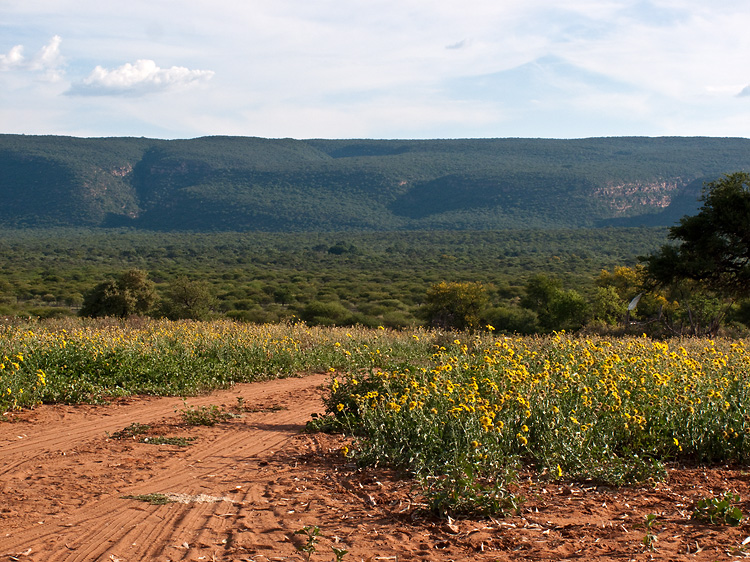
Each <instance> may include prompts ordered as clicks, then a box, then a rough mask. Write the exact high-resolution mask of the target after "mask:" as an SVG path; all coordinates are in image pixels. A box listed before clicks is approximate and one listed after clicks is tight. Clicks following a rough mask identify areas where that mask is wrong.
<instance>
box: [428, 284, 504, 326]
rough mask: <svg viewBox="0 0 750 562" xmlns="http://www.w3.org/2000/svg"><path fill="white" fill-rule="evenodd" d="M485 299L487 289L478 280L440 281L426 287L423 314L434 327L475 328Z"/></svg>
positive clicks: (479, 321) (479, 323)
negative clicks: (475, 281)
mask: <svg viewBox="0 0 750 562" xmlns="http://www.w3.org/2000/svg"><path fill="white" fill-rule="evenodd" d="M488 302H489V299H488V298H487V289H486V288H485V287H484V286H483V285H482V284H481V283H474V282H451V283H447V282H445V281H442V282H440V283H438V284H436V285H433V286H432V287H430V288H429V289H428V290H427V295H426V296H425V308H424V311H423V314H424V316H425V318H426V319H427V322H428V324H429V325H431V326H433V327H436V328H442V329H449V330H467V329H471V330H476V329H478V328H479V327H480V325H481V318H480V315H481V314H482V312H483V311H484V309H485V308H486V307H487V304H488Z"/></svg>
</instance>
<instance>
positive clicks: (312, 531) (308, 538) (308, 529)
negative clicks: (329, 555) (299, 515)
mask: <svg viewBox="0 0 750 562" xmlns="http://www.w3.org/2000/svg"><path fill="white" fill-rule="evenodd" d="M294 534H295V535H302V536H304V537H305V544H303V545H301V546H298V547H297V550H298V551H300V552H304V553H305V554H306V555H307V561H308V562H310V558H311V557H312V555H313V554H315V552H316V551H317V548H316V547H315V545H316V544H318V541H319V540H320V538H319V537H321V536H322V535H321V533H320V527H318V526H317V525H305V526H304V527H302V528H301V529H299V530H298V531H294ZM337 559H338V557H337Z"/></svg>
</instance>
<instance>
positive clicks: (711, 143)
mask: <svg viewBox="0 0 750 562" xmlns="http://www.w3.org/2000/svg"><path fill="white" fill-rule="evenodd" d="M749 142H750V141H748V140H747V139H718V138H717V139H708V138H661V139H650V138H599V139H570V140H550V139H455V140H422V141H418V140H417V141H405V140H401V141H388V140H377V141H373V140H294V139H260V138H242V137H220V136H215V137H206V138H197V139H190V140H170V141H165V140H155V139H134V138H133V139H129V138H119V139H79V138H70V137H54V136H44V137H40V136H31V135H0V191H1V192H2V193H3V194H4V200H3V203H4V204H3V206H2V208H0V224H1V225H4V226H6V227H29V226H32V227H39V226H77V227H80V226H97V227H133V228H139V229H150V230H156V231H182V232H187V231H202V232H212V231H219V230H221V231H276V232H284V231H287V232H288V231H297V232H304V231H320V230H323V231H351V230H402V229H403V230H407V231H415V230H434V229H439V230H444V229H460V230H491V229H509V228H551V227H555V228H579V227H592V226H602V225H621V226H639V225H663V226H667V225H670V224H673V223H674V221H676V220H677V219H678V218H679V217H680V216H682V215H684V214H686V213H690V212H693V211H694V210H695V208H696V206H697V205H696V199H697V196H698V194H699V186H700V183H701V181H703V180H704V179H706V180H713V179H715V178H717V177H719V175H720V174H722V173H723V172H725V171H726V170H735V169H748V168H750V157H749V156H748V154H749V153H750V151H748V143H749ZM665 199H667V200H671V202H672V204H671V205H670V206H669V207H668V208H667V209H663V208H662V205H663V202H664V200H665ZM327 247H328V248H335V250H334V251H335V252H341V253H339V254H338V256H339V257H347V256H349V255H350V252H349V251H348V250H347V251H346V252H344V251H343V250H344V249H348V248H349V241H347V244H346V245H345V246H342V247H339V246H337V245H335V244H329V245H328V246H327ZM334 255H335V254H334Z"/></svg>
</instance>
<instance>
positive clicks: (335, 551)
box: [331, 546, 349, 562]
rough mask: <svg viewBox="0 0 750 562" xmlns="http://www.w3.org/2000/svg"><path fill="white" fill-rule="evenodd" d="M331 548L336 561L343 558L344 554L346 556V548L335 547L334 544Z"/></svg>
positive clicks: (338, 561)
mask: <svg viewBox="0 0 750 562" xmlns="http://www.w3.org/2000/svg"><path fill="white" fill-rule="evenodd" d="M331 550H333V554H334V555H335V556H336V562H341V561H342V560H343V559H344V556H346V554H347V552H349V551H348V550H346V549H344V548H336V547H334V546H332V547H331Z"/></svg>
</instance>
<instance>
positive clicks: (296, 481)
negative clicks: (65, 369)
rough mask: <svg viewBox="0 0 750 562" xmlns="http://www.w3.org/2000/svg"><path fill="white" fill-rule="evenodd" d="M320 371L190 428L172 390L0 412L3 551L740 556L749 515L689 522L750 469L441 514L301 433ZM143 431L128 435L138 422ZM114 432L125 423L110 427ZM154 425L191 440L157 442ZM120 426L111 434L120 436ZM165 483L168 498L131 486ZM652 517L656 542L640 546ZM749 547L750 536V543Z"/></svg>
mask: <svg viewBox="0 0 750 562" xmlns="http://www.w3.org/2000/svg"><path fill="white" fill-rule="evenodd" d="M324 381H325V375H311V376H307V377H303V378H292V379H285V380H277V381H271V382H263V383H255V384H245V385H240V386H237V387H235V388H233V389H232V390H228V391H220V392H215V393H213V394H210V395H207V396H202V397H197V398H189V399H188V400H187V405H188V406H189V407H192V408H198V407H200V406H207V405H217V406H220V407H223V408H224V409H226V410H230V411H240V401H238V397H240V398H241V399H242V415H241V416H240V417H236V418H233V419H231V420H229V421H226V422H224V423H220V424H218V425H215V426H213V427H204V426H198V427H193V426H186V425H184V424H183V423H182V422H181V417H180V416H179V410H182V409H184V408H185V404H184V403H183V402H182V400H180V399H178V398H154V397H137V398H128V399H121V400H116V401H114V402H112V403H111V404H108V405H103V406H59V405H58V406H40V407H38V408H36V409H34V410H31V411H24V412H20V413H16V414H12V415H11V416H10V417H11V421H10V422H5V423H0V491H2V499H1V500H0V560H22V561H37V562H42V561H58V560H60V561H62V560H65V561H82V562H83V561H86V562H89V561H109V562H117V561H123V562H124V561H128V562H132V561H145V560H156V561H168V560H174V561H176V560H195V561H198V560H207V561H211V560H221V561H229V560H240V561H257V562H267V561H269V560H273V561H283V560H289V561H296V560H306V559H307V554H305V553H304V552H300V551H299V550H298V548H299V547H301V546H304V537H303V536H302V535H299V534H295V531H298V530H300V529H303V528H304V527H305V526H317V527H318V528H319V529H320V532H321V534H322V536H321V537H320V539H319V542H318V543H317V545H315V549H316V551H315V552H314V553H312V554H311V560H313V561H332V560H335V554H334V551H333V548H336V549H342V550H347V551H348V553H347V554H345V555H343V560H344V561H357V562H359V561H362V560H365V561H375V560H393V561H396V562H397V561H399V560H403V561H408V560H434V561H439V562H443V561H445V562H447V561H449V560H456V561H458V560H480V561H495V560H498V561H510V560H534V561H536V560H551V561H552V560H553V561H562V560H578V559H583V558H595V559H597V560H603V561H609V560H613V561H614V560H618V561H620V560H623V561H630V560H637V561H641V560H695V561H708V560H723V559H729V558H743V557H745V556H746V555H745V547H743V546H742V542H743V541H744V540H745V539H746V538H747V537H748V536H750V525H748V524H747V523H744V522H743V524H742V525H740V526H739V527H731V526H727V525H711V524H706V523H701V522H697V521H695V520H691V519H690V514H691V512H692V506H693V504H694V502H695V501H696V500H697V499H699V498H702V497H711V496H713V495H715V494H718V493H720V492H723V491H726V490H732V491H736V492H738V493H739V494H740V495H741V497H742V502H741V503H740V507H741V509H742V511H743V513H745V514H746V515H747V514H750V502H748V501H747V498H748V497H750V470H749V469H747V468H744V467H720V468H712V469H703V468H695V467H693V468H686V467H677V466H673V467H670V469H669V477H668V479H667V481H666V482H664V483H659V484H656V485H654V486H645V487H637V488H621V489H610V488H604V487H594V486H585V485H581V484H576V483H553V482H544V481H539V480H537V479H535V478H524V479H522V481H521V483H520V484H519V487H518V488H519V489H518V493H520V494H522V495H523V496H524V497H525V498H526V501H525V503H524V504H523V507H522V513H521V514H520V515H517V516H514V517H509V518H506V519H487V520H458V521H445V520H437V519H433V518H430V517H428V516H426V515H425V513H424V510H423V509H422V508H423V506H421V505H419V503H418V501H419V500H418V497H417V496H416V495H414V494H413V489H412V483H411V482H409V481H408V480H404V479H400V478H399V477H398V476H397V475H396V474H393V473H391V472H390V471H387V470H383V469H357V467H356V466H354V465H353V464H351V462H350V461H349V460H347V459H345V458H344V457H343V456H342V455H341V452H340V449H341V447H343V446H344V445H346V440H345V439H344V438H343V437H340V436H330V435H322V434H313V435H310V434H304V433H302V432H301V430H302V429H303V428H304V425H305V422H306V421H307V420H309V419H310V416H311V414H312V413H313V412H319V411H321V410H322V403H321V401H320V398H321V396H322V387H321V385H322V384H323V383H324ZM133 423H137V424H146V425H149V426H150V429H149V430H148V431H147V432H146V433H145V434H143V435H137V436H129V435H123V433H127V432H123V430H124V429H126V428H128V427H132V426H131V424H133ZM118 432H119V433H118ZM157 436H162V437H164V436H166V437H186V438H193V439H194V440H192V441H190V442H189V444H188V446H180V445H155V444H152V443H149V442H140V440H141V439H143V438H144V437H148V438H149V440H151V441H153V440H154V439H155V438H156V437H157ZM118 437H119V438H118ZM148 494H162V496H161V497H166V498H167V499H169V500H170V501H171V503H167V504H164V505H153V504H151V503H148V502H145V501H142V500H141V499H136V498H137V497H141V496H145V495H148ZM648 514H656V515H657V518H656V520H655V523H654V525H653V530H652V533H653V535H654V536H655V537H656V539H657V540H656V541H655V542H654V543H653V546H654V547H655V549H654V550H652V549H650V548H647V547H646V545H644V543H643V539H644V537H645V536H646V529H645V527H644V525H643V524H644V521H645V517H646V515H648ZM746 546H747V551H748V555H750V542H748V543H746Z"/></svg>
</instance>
